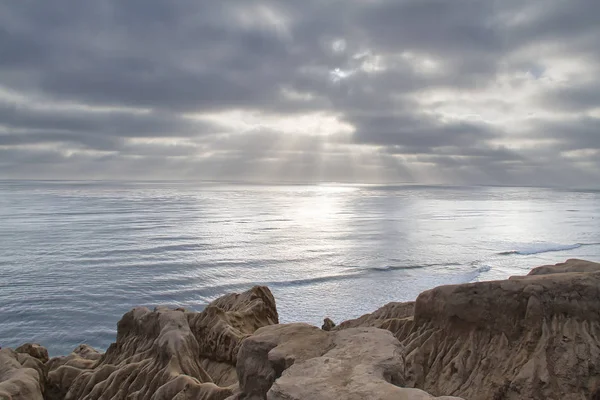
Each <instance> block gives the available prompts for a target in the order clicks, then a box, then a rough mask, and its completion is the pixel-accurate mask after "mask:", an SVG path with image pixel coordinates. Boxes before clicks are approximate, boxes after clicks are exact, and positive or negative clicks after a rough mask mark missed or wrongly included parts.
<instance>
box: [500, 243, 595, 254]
mask: <svg viewBox="0 0 600 400" xmlns="http://www.w3.org/2000/svg"><path fill="white" fill-rule="evenodd" d="M599 244H600V243H575V244H542V245H532V246H531V247H527V248H523V249H520V250H509V251H502V252H500V253H498V255H500V256H512V255H519V256H529V255H533V254H541V253H552V252H557V251H567V250H575V249H578V248H580V247H583V246H596V245H599Z"/></svg>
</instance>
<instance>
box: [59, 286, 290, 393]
mask: <svg viewBox="0 0 600 400" xmlns="http://www.w3.org/2000/svg"><path fill="white" fill-rule="evenodd" d="M277 322H278V315H277V310H276V308H275V300H274V299H273V296H272V295H271V292H270V291H269V290H268V289H267V288H264V287H255V288H253V289H251V290H249V291H247V292H245V293H243V294H239V295H238V294H232V295H227V296H224V297H222V298H219V299H217V300H215V301H214V302H212V303H211V304H209V305H208V306H207V307H206V309H205V310H204V311H202V312H200V313H192V312H187V311H185V310H183V309H178V310H169V309H166V308H157V309H155V310H154V311H150V310H149V309H147V308H135V309H133V310H132V311H130V312H128V313H127V314H125V315H124V316H123V318H122V319H121V321H119V323H118V329H117V341H116V342H115V343H113V344H112V345H111V346H110V347H109V349H108V350H107V351H106V353H105V354H103V355H100V354H99V353H97V352H96V351H95V350H93V349H91V348H89V347H87V346H80V347H79V348H78V349H76V350H75V351H74V352H73V353H72V354H71V355H69V356H67V357H61V358H56V359H52V360H50V361H49V362H48V367H49V369H50V373H49V374H48V377H49V384H48V386H49V389H50V390H49V394H50V397H51V400H54V399H57V400H58V399H66V400H95V399H98V400H100V399H102V400H103V399H115V400H116V399H128V400H130V399H131V400H146V399H150V400H167V399H168V400H171V399H176V400H187V399H189V400H192V399H194V400H196V399H206V400H222V399H224V398H226V397H228V396H230V395H232V394H233V393H234V392H235V389H236V379H235V362H236V356H237V350H238V349H239V346H240V345H241V342H242V340H243V339H244V338H246V337H248V336H250V335H251V334H252V333H253V332H254V331H255V330H256V329H257V328H259V327H261V326H264V325H268V324H274V323H277Z"/></svg>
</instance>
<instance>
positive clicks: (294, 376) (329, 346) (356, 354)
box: [231, 324, 450, 400]
mask: <svg viewBox="0 0 600 400" xmlns="http://www.w3.org/2000/svg"><path fill="white" fill-rule="evenodd" d="M237 371H238V376H239V378H240V389H241V393H240V394H238V395H237V396H234V397H232V398H231V400H234V399H240V400H241V399H248V400H250V399H257V400H259V399H265V398H266V399H269V400H296V399H297V400H301V399H311V400H320V399H344V400H362V399H372V400H379V399H386V400H387V399H389V400H392V399H394V400H397V399H405V400H425V399H433V397H432V396H430V395H428V394H427V393H425V392H423V391H422V390H419V389H409V388H402V387H401V385H402V384H403V380H404V362H403V359H402V351H401V346H400V343H399V342H398V340H397V339H395V338H394V337H393V335H392V334H391V333H390V332H388V331H385V330H382V329H376V328H355V329H347V330H344V331H340V332H327V331H324V330H321V329H318V328H316V327H314V326H311V325H306V324H287V325H274V326H267V327H265V328H261V329H259V330H258V331H256V333H255V334H254V335H253V336H251V337H250V338H248V339H247V340H246V341H244V343H243V344H242V347H241V349H240V353H239V355H238V364H237ZM440 399H450V398H449V397H441V398H440Z"/></svg>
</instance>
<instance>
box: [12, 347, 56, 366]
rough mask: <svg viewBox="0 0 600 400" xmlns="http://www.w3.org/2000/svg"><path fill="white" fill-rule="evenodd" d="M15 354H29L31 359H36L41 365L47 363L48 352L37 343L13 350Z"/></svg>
mask: <svg viewBox="0 0 600 400" xmlns="http://www.w3.org/2000/svg"><path fill="white" fill-rule="evenodd" d="M15 351H16V352H17V353H24V354H29V355H30V356H31V357H33V358H37V359H38V360H40V361H41V362H42V363H46V362H48V360H49V359H50V358H49V357H48V350H47V349H46V348H45V347H43V346H42V345H39V344H37V343H25V344H24V345H22V346H19V347H17V348H16V349H15Z"/></svg>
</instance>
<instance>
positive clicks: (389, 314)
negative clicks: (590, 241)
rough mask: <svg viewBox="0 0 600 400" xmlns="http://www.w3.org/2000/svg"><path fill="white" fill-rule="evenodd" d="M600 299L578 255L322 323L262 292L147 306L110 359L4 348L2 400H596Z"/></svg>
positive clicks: (126, 321) (598, 272)
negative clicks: (300, 318) (292, 317)
mask: <svg viewBox="0 0 600 400" xmlns="http://www.w3.org/2000/svg"><path fill="white" fill-rule="evenodd" d="M599 303H600V264H598V263H594V262H590V261H583V260H576V259H571V260H568V261H567V262H565V263H561V264H556V265H551V266H542V267H538V268H534V269H533V270H531V272H530V273H529V274H528V275H526V276H516V277H511V278H509V279H507V280H500V281H487V282H476V283H468V284H459V285H450V286H440V287H437V288H434V289H431V290H428V291H425V292H423V293H421V294H420V295H419V297H418V298H417V300H416V301H415V302H405V303H389V304H387V305H385V306H383V307H381V308H380V309H378V310H376V311H374V312H372V313H370V314H366V315H363V316H362V317H360V318H357V319H355V320H350V321H344V322H342V323H340V324H339V325H337V326H336V325H335V323H334V322H333V321H331V320H328V319H327V320H326V321H325V322H326V323H325V324H324V326H323V327H322V329H319V328H317V327H314V326H311V325H307V324H302V323H290V324H279V316H278V313H277V307H276V302H275V299H274V297H273V295H272V293H271V291H270V290H269V289H268V288H267V287H254V288H252V289H251V290H248V291H246V292H244V293H241V294H229V295H225V296H222V297H220V298H219V299H217V300H215V301H213V302H212V303H210V304H209V305H208V306H207V307H206V308H205V309H204V310H203V311H202V312H191V311H188V310H185V309H181V308H179V309H167V308H163V307H157V308H156V309H154V310H150V309H147V308H135V309H133V310H132V311H130V312H128V313H127V314H125V315H124V316H123V318H122V319H121V320H120V321H119V323H118V330H117V331H118V333H117V339H116V342H115V343H113V344H112V345H111V346H110V347H109V348H108V349H107V351H106V352H105V353H100V352H98V351H96V350H94V349H92V348H90V347H89V346H86V345H82V346H79V347H78V348H76V349H75V350H74V351H73V352H72V353H71V354H69V355H67V356H61V357H54V358H52V359H48V353H47V351H46V349H45V348H43V347H42V346H40V345H35V344H26V345H24V346H21V347H19V348H17V349H16V351H15V350H12V349H2V350H0V399H3V400H4V397H5V398H7V399H12V400H25V399H31V400H42V399H43V400H63V399H64V400H75V399H90V400H91V399H105V398H106V399H109V398H114V399H120V398H123V399H124V398H133V399H139V400H142V399H151V400H163V399H164V400H167V399H169V400H171V399H173V400H183V399H189V400H192V399H206V400H213V399H214V400H225V399H229V400H242V399H265V398H267V399H330V398H339V399H363V398H365V399H366V398H369V399H391V398H404V399H414V400H416V399H432V398H436V397H434V396H442V397H437V398H440V399H451V398H454V399H457V398H459V399H460V398H462V399H469V400H471V399H494V400H502V399H515V400H516V399H538V398H539V399H542V398H543V399H567V400H570V399H573V400H575V399H582V398H586V399H588V398H596V397H594V396H600V378H598V371H600V307H599V306H600V304H599ZM3 396H4V397H3ZM127 396H130V397H127ZM448 396H455V397H448Z"/></svg>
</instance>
